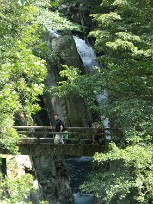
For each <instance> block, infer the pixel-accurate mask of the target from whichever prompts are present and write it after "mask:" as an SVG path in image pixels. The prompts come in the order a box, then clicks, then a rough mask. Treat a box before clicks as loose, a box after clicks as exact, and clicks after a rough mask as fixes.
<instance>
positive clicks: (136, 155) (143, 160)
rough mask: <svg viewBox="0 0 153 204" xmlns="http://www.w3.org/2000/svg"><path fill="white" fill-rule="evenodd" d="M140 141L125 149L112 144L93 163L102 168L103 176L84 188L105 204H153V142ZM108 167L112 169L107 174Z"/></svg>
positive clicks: (100, 175)
mask: <svg viewBox="0 0 153 204" xmlns="http://www.w3.org/2000/svg"><path fill="white" fill-rule="evenodd" d="M138 139H139V142H137V143H132V144H131V145H130V146H127V147H126V148H125V149H120V148H118V147H117V146H116V145H115V144H114V143H110V144H109V150H108V152H107V153H105V154H104V153H100V154H98V153H97V154H95V156H94V159H95V160H96V161H97V162H98V163H99V165H103V167H102V168H101V172H100V173H98V174H96V175H93V177H92V178H91V180H90V182H87V183H86V184H84V185H82V187H81V188H82V189H83V190H85V191H93V192H94V194H95V195H97V196H98V197H101V202H102V203H116V204H117V203H135V204H136V203H146V204H147V203H152V202H153V197H152V193H153V192H152V189H153V171H152V168H153V166H152V162H153V146H152V138H151V137H149V136H148V137H146V138H145V141H143V140H142V139H141V138H138V137H137V141H138ZM150 139H151V140H150ZM106 163H109V165H110V169H109V170H108V169H107V170H104V169H105V168H104V165H106ZM102 169H103V170H102Z"/></svg>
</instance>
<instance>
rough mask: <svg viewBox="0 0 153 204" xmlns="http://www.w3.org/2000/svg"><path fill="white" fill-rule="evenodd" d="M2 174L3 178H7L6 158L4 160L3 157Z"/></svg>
mask: <svg viewBox="0 0 153 204" xmlns="http://www.w3.org/2000/svg"><path fill="white" fill-rule="evenodd" d="M1 172H2V176H3V178H5V176H7V167H6V158H3V157H2V164H1Z"/></svg>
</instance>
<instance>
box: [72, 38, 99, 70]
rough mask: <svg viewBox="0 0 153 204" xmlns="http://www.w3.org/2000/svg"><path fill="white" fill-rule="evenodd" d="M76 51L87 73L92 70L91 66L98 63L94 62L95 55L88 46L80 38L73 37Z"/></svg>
mask: <svg viewBox="0 0 153 204" xmlns="http://www.w3.org/2000/svg"><path fill="white" fill-rule="evenodd" d="M73 38H74V40H75V43H76V47H77V51H78V53H79V55H80V57H81V59H82V61H83V64H84V66H85V67H87V70H86V71H87V73H89V72H90V71H91V70H92V67H93V66H98V63H97V62H96V61H95V59H96V55H95V53H94V51H93V49H92V47H91V46H90V45H88V44H87V43H86V42H85V40H82V39H81V38H79V37H77V36H73Z"/></svg>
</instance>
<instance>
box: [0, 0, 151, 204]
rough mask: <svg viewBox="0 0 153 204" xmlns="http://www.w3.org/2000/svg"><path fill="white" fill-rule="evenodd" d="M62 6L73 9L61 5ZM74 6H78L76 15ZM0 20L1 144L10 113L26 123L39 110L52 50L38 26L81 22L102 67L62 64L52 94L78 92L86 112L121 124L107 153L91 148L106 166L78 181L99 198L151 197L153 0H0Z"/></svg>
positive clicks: (11, 141)
mask: <svg viewBox="0 0 153 204" xmlns="http://www.w3.org/2000/svg"><path fill="white" fill-rule="evenodd" d="M65 5H66V6H69V8H70V9H69V11H70V12H72V13H71V14H68V13H66V11H64V12H63V9H62V8H64V6H65ZM73 6H74V7H73ZM72 8H73V9H72ZM76 8H77V9H76ZM91 8H92V9H91ZM57 9H59V11H57ZM60 12H62V15H63V13H64V14H65V15H67V16H68V17H69V18H70V19H71V20H72V21H74V23H80V25H81V26H76V25H75V24H74V23H72V22H70V21H69V20H67V19H66V18H64V17H63V16H61V15H60ZM74 12H78V13H79V15H78V17H77V18H76V19H75V18H74V16H75V15H74ZM72 14H73V15H72ZM75 14H76V13H75ZM89 15H90V17H89ZM91 18H92V19H93V22H92V21H91ZM0 19H1V22H0V28H1V29H0V30H1V31H0V35H1V39H0V42H1V43H0V44H1V58H0V63H1V68H0V112H1V115H0V146H1V147H2V148H6V149H9V150H10V151H11V152H14V151H16V147H15V143H16V141H17V140H18V139H19V136H18V134H17V132H16V131H15V130H14V128H13V125H14V122H15V120H16V119H17V117H18V116H19V115H20V117H21V118H24V120H25V123H26V124H30V123H31V122H30V118H32V115H33V114H34V113H36V112H37V111H38V110H39V109H40V107H39V106H38V104H37V102H38V100H39V95H40V94H42V93H43V88H44V84H43V82H44V80H45V77H46V74H47V73H46V62H45V60H44V59H48V57H51V53H50V51H49V52H47V51H46V50H47V49H48V48H47V47H46V45H45V43H43V41H42V35H43V33H44V32H46V30H47V29H48V30H53V29H56V30H58V31H59V32H61V33H64V34H65V33H69V32H70V30H71V31H72V30H77V32H78V31H79V29H80V28H81V29H82V28H83V29H84V31H85V32H86V33H88V32H89V31H90V32H89V35H88V37H89V38H91V39H93V40H94V47H95V51H96V53H97V61H98V62H99V64H100V67H103V68H99V67H95V68H93V71H92V72H91V74H90V75H88V76H85V75H80V73H79V71H78V69H77V68H75V67H67V66H65V69H64V70H63V71H62V72H61V77H63V79H65V78H67V80H64V81H61V82H60V83H59V87H58V90H57V92H56V94H58V95H60V96H63V94H64V95H66V94H71V93H73V92H74V91H75V92H77V93H78V94H79V95H80V96H81V97H82V98H84V99H85V101H86V103H87V106H88V108H89V109H90V111H93V112H98V113H100V114H102V115H105V116H106V117H108V118H109V119H110V122H111V125H112V126H113V127H117V128H122V130H123V138H121V143H120V144H119V145H118V146H116V145H115V144H113V143H111V144H110V148H109V151H108V152H107V153H106V154H96V155H95V161H97V162H98V163H99V164H103V163H105V164H106V163H109V165H110V167H109V168H108V169H107V170H102V169H101V168H100V169H101V170H100V173H98V174H97V175H95V176H93V177H92V178H91V180H90V182H89V183H87V184H86V186H85V187H84V186H83V188H85V189H88V190H90V191H92V192H93V193H94V194H97V196H99V197H100V199H101V200H102V201H103V203H110V204H111V203H113V202H114V200H115V202H116V203H134V204H136V203H146V204H148V203H152V202H153V196H152V194H153V192H152V189H153V174H152V162H153V154H152V150H153V147H152V142H153V140H152V135H153V126H152V123H153V106H152V100H153V97H152V96H153V58H152V55H153V51H152V49H153V47H152V45H153V43H152V42H153V37H152V36H153V35H152V28H153V2H152V0H139V1H136V0H109V1H108V0H101V1H99V0H98V1H96V4H95V5H94V3H93V1H92V0H91V1H84V0H78V1H70V0H57V1H56V0H54V1H49V0H48V1H45V3H44V2H42V1H39V0H37V1H34V0H31V1H30V0H29V1H28V0H27V1H26V0H25V1H24V0H20V1H11V0H9V1H7V3H6V2H5V1H4V0H1V8H0ZM88 21H90V22H88ZM38 48H40V52H38ZM44 53H46V54H44ZM46 55H48V56H47V57H46ZM103 92H107V95H108V103H107V105H106V104H105V105H104V104H103V105H101V107H100V108H99V107H97V105H96V103H95V102H96V96H97V95H98V94H102V93H103ZM118 162H120V164H119V168H117V167H116V163H118ZM102 168H103V165H102Z"/></svg>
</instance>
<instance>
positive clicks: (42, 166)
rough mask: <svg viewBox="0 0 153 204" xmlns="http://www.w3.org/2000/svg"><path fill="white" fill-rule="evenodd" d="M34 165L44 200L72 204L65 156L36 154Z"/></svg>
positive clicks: (56, 203)
mask: <svg viewBox="0 0 153 204" xmlns="http://www.w3.org/2000/svg"><path fill="white" fill-rule="evenodd" d="M33 166H34V168H35V169H36V173H37V175H36V176H37V179H38V182H39V185H40V188H41V195H42V200H44V201H47V202H48V203H50V204H72V203H73V197H72V191H71V188H70V183H69V178H68V175H67V172H66V167H65V162H64V158H63V157H50V156H35V157H33Z"/></svg>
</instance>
